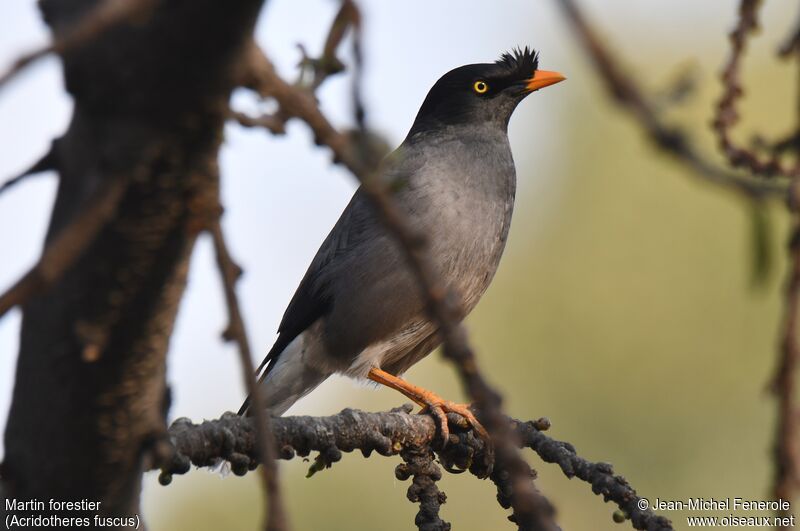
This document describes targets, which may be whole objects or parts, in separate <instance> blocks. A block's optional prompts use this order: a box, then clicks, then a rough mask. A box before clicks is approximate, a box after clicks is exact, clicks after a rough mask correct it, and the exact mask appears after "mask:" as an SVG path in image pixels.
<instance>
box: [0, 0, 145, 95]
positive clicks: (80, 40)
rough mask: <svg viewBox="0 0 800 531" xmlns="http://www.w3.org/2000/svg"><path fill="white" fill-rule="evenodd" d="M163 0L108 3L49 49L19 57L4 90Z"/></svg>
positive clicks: (2, 78) (6, 77)
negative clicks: (50, 58) (44, 61)
mask: <svg viewBox="0 0 800 531" xmlns="http://www.w3.org/2000/svg"><path fill="white" fill-rule="evenodd" d="M158 1H159V0H105V1H103V2H100V3H99V4H98V5H97V6H96V7H94V8H92V9H91V10H90V11H89V12H88V13H87V14H86V15H84V16H83V17H81V18H80V19H79V21H78V23H77V24H75V25H74V26H73V27H71V28H69V29H67V30H66V31H63V32H60V35H57V36H56V38H55V39H54V40H53V41H52V42H51V43H50V44H48V45H47V46H44V47H42V48H39V49H38V50H34V51H32V52H30V53H27V54H25V55H23V56H21V57H19V58H18V59H17V60H16V61H14V63H13V64H12V65H11V68H9V69H8V70H7V71H6V72H5V73H4V74H2V75H0V88H2V87H3V85H5V84H6V83H8V82H9V81H10V80H11V79H12V78H13V77H14V76H16V75H17V74H19V73H20V72H21V71H22V70H24V69H25V68H26V67H28V66H29V65H31V64H33V63H34V62H35V61H37V60H39V59H41V58H42V57H45V56H47V55H49V54H51V53H58V54H62V53H64V52H66V51H69V50H72V49H75V48H77V47H79V46H82V45H84V44H86V43H88V42H90V41H92V40H93V39H95V38H97V37H98V36H99V35H101V34H102V33H104V32H105V31H107V30H109V29H111V28H113V27H114V26H116V25H117V24H120V23H122V22H124V21H126V20H130V19H131V18H132V17H134V16H136V15H142V14H144V13H146V12H148V11H149V10H150V9H151V8H152V7H153V6H154V5H155V4H156V2H158Z"/></svg>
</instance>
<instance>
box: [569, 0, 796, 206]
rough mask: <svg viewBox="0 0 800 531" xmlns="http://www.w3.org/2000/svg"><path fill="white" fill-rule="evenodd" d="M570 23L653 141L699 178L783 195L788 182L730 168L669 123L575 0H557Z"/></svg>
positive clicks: (752, 192)
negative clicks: (622, 64)
mask: <svg viewBox="0 0 800 531" xmlns="http://www.w3.org/2000/svg"><path fill="white" fill-rule="evenodd" d="M557 1H558V4H559V6H560V7H561V8H562V10H563V12H564V14H565V15H566V17H567V20H568V21H569V22H570V26H571V27H572V29H573V30H574V31H575V33H576V34H577V36H578V37H579V39H580V42H581V43H582V44H583V46H584V48H585V49H586V52H587V53H588V54H589V56H590V57H591V59H592V61H593V62H594V65H595V67H596V69H597V71H598V73H599V74H600V77H601V78H602V80H603V81H604V82H605V83H606V86H607V88H608V90H609V92H610V93H611V97H612V98H613V99H614V101H616V102H617V103H618V104H619V105H621V106H622V107H623V108H625V109H627V110H628V111H630V112H631V114H632V115H633V116H634V117H635V118H636V120H637V121H638V122H639V123H640V124H641V125H642V127H643V128H644V130H645V132H646V133H647V136H648V137H649V138H650V140H651V141H653V143H654V144H655V145H656V146H657V147H658V148H659V149H661V150H663V151H664V152H665V153H667V154H669V155H671V156H672V157H673V158H674V159H675V160H676V161H678V162H680V163H681V164H683V165H684V166H686V167H687V168H688V169H690V170H691V171H692V174H693V175H695V176H696V177H697V178H699V179H701V180H703V181H706V182H710V183H713V184H718V185H722V186H723V187H725V188H727V189H730V190H732V191H735V192H737V193H740V194H742V195H744V196H745V197H749V198H753V199H762V198H768V197H777V198H779V199H783V198H785V197H786V194H787V186H786V185H784V184H781V183H773V182H766V181H764V180H760V179H754V178H753V177H751V176H745V175H738V174H735V173H730V172H727V171H725V170H723V169H721V168H719V167H718V166H717V165H715V164H713V163H712V162H710V161H709V160H707V159H706V158H705V157H704V156H703V155H702V154H701V153H700V151H699V150H698V149H697V148H696V147H695V146H694V145H693V144H692V143H691V142H690V141H689V139H688V137H687V136H686V133H685V132H684V131H682V130H680V129H678V128H675V127H673V126H670V125H668V124H667V123H666V122H665V121H664V120H663V119H662V117H661V116H660V114H659V113H658V112H657V111H656V109H655V107H654V106H653V105H652V104H651V103H650V102H649V100H648V98H647V97H646V96H645V94H644V92H643V91H642V89H641V88H640V87H639V86H638V85H637V84H636V82H635V81H634V80H633V78H631V77H630V76H627V75H625V74H624V73H623V71H622V68H621V67H620V66H619V61H618V60H617V59H616V58H615V57H614V55H613V54H612V53H611V52H610V51H609V50H608V48H607V47H606V46H605V44H604V43H603V41H602V39H601V38H600V37H599V36H598V35H597V33H596V32H595V31H594V29H593V28H592V27H591V26H590V25H589V23H588V22H587V20H586V18H585V17H584V15H583V13H582V12H581V11H580V9H579V8H578V6H577V5H576V3H575V1H574V0H557Z"/></svg>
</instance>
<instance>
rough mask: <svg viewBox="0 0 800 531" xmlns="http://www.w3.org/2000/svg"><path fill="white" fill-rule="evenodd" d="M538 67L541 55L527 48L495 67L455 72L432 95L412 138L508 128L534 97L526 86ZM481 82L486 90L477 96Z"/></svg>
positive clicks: (475, 66) (468, 67)
mask: <svg viewBox="0 0 800 531" xmlns="http://www.w3.org/2000/svg"><path fill="white" fill-rule="evenodd" d="M538 66H539V55H538V54H537V53H536V52H535V51H534V50H532V49H531V48H529V47H527V46H526V47H525V48H515V49H513V50H511V51H510V52H507V53H504V54H503V55H502V56H501V57H500V59H498V60H497V61H495V62H494V63H482V64H472V65H465V66H461V67H458V68H456V69H453V70H451V71H450V72H448V73H446V74H445V75H443V76H442V77H441V78H440V79H439V80H438V81H437V82H436V83H435V84H434V85H433V87H432V88H431V90H430V91H429V92H428V95H427V97H426V98H425V101H424V102H423V103H422V107H420V110H419V113H418V114H417V119H416V120H415V121H414V125H413V126H412V128H411V131H410V132H409V137H413V136H415V135H416V134H417V133H424V132H430V131H436V130H439V129H441V128H442V127H446V126H450V125H457V124H479V123H494V124H496V125H497V126H498V127H501V128H505V127H506V126H507V125H508V120H509V118H510V117H511V113H512V112H513V111H514V108H515V107H516V106H517V104H518V103H519V102H520V101H522V99H523V98H524V97H525V96H527V95H528V94H529V93H530V91H528V90H526V84H527V82H528V80H530V79H531V78H532V77H533V75H534V73H535V72H536V70H537V68H538ZM477 82H481V83H482V86H483V87H484V89H485V90H483V91H481V92H477V91H476V90H475V89H474V87H475V83H477Z"/></svg>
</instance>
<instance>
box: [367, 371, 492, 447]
mask: <svg viewBox="0 0 800 531" xmlns="http://www.w3.org/2000/svg"><path fill="white" fill-rule="evenodd" d="M367 378H369V379H370V380H372V381H373V382H377V383H379V384H381V385H385V386H386V387H390V388H392V389H394V390H395V391H400V392H401V393H403V394H404V395H405V396H406V397H408V398H410V399H411V400H413V401H414V402H416V403H417V404H419V405H420V406H422V408H423V411H425V410H428V411H430V412H431V413H432V414H433V415H434V416H435V417H436V419H437V420H438V421H439V426H440V429H441V432H442V439H444V444H447V441H448V439H449V438H450V429H449V428H448V426H447V413H457V414H458V415H461V416H462V417H464V419H466V421H467V422H468V423H469V424H470V425H471V426H472V427H473V429H474V430H475V431H476V432H478V435H480V437H481V438H482V439H483V440H484V441H486V443H487V444H489V442H490V439H489V434H488V433H487V432H486V430H485V429H484V427H483V426H482V425H481V423H480V422H478V419H477V418H475V415H474V414H473V413H472V411H470V409H469V406H468V405H466V404H457V403H455V402H451V401H449V400H445V399H444V398H442V397H441V396H439V395H437V394H436V393H434V392H433V391H428V390H427V389H423V388H422V387H418V386H416V385H414V384H411V383H409V382H407V381H405V380H403V379H402V378H398V377H397V376H394V375H392V374H389V373H388V372H386V371H383V370H381V369H375V368H373V369H370V371H369V374H368V375H367Z"/></svg>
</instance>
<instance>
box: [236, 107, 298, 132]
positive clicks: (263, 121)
mask: <svg viewBox="0 0 800 531" xmlns="http://www.w3.org/2000/svg"><path fill="white" fill-rule="evenodd" d="M231 118H233V119H234V120H236V121H237V122H239V125H241V126H243V127H263V128H264V129H266V130H267V131H269V132H270V133H272V134H273V135H283V134H286V117H284V116H281V113H280V112H276V113H273V114H262V115H260V116H249V115H247V114H245V113H243V112H237V111H233V112H231Z"/></svg>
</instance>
